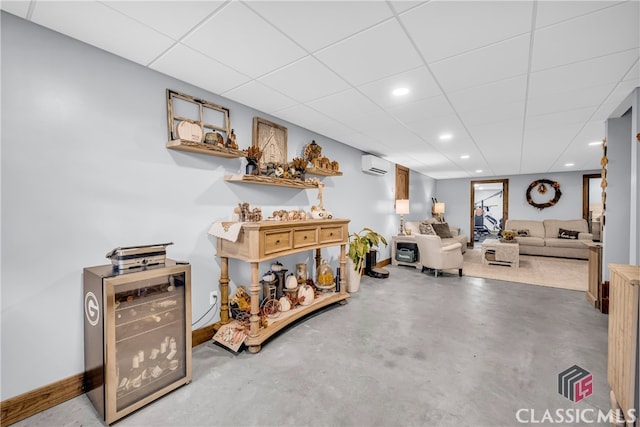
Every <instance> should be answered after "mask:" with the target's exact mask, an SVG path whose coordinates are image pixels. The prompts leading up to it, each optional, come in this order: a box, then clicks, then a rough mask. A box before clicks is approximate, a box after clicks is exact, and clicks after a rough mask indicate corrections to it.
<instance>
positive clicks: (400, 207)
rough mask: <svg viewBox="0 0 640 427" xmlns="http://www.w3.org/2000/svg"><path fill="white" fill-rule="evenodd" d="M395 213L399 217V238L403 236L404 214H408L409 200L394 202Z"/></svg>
mask: <svg viewBox="0 0 640 427" xmlns="http://www.w3.org/2000/svg"><path fill="white" fill-rule="evenodd" d="M396 213H397V214H398V215H400V233H399V235H400V236H404V218H403V217H402V216H403V215H404V214H408V213H409V199H398V200H396Z"/></svg>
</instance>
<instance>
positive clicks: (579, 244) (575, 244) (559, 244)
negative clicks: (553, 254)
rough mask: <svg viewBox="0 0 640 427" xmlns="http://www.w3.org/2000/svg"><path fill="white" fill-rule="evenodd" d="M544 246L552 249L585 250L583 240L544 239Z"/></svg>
mask: <svg viewBox="0 0 640 427" xmlns="http://www.w3.org/2000/svg"><path fill="white" fill-rule="evenodd" d="M544 241H545V245H546V246H549V247H552V248H580V249H583V248H586V246H585V244H584V240H578V239H575V240H571V239H558V238H554V237H549V238H546V239H545V240H544Z"/></svg>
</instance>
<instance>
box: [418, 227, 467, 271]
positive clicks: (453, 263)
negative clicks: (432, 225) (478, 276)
mask: <svg viewBox="0 0 640 427" xmlns="http://www.w3.org/2000/svg"><path fill="white" fill-rule="evenodd" d="M415 237H416V243H417V245H418V252H419V253H420V264H421V265H422V271H424V270H425V268H430V269H433V270H435V276H436V277H438V271H442V270H453V269H457V270H458V275H459V276H460V277H462V264H463V262H464V259H463V257H462V252H461V251H460V249H461V248H460V247H461V244H460V243H452V244H449V245H446V246H442V243H441V240H440V237H439V236H432V235H428V234H416V236H415Z"/></svg>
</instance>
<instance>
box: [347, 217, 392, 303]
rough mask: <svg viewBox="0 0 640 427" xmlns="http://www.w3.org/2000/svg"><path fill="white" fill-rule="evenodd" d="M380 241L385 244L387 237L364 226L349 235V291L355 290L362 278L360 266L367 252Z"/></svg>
mask: <svg viewBox="0 0 640 427" xmlns="http://www.w3.org/2000/svg"><path fill="white" fill-rule="evenodd" d="M380 243H382V244H384V245H385V246H387V239H385V238H384V236H383V235H381V234H379V233H377V232H375V231H373V230H372V229H370V228H368V227H365V228H363V229H362V230H360V231H359V232H358V233H353V234H350V235H349V257H348V258H347V284H348V287H349V292H357V291H358V289H359V288H360V279H361V278H362V267H363V266H364V261H365V259H366V257H367V253H368V252H369V250H370V249H371V248H372V247H374V246H379V245H380Z"/></svg>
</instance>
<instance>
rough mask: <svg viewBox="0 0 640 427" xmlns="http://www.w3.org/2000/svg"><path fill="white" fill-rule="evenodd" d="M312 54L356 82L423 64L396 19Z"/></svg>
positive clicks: (349, 80)
mask: <svg viewBox="0 0 640 427" xmlns="http://www.w3.org/2000/svg"><path fill="white" fill-rule="evenodd" d="M315 56H316V57H317V58H318V59H319V60H320V61H322V62H324V63H325V64H326V65H327V66H328V67H329V68H331V69H333V70H334V71H335V72H336V73H338V74H340V75H342V76H343V77H344V78H345V80H347V81H348V82H350V83H351V84H352V85H355V86H358V85H362V84H364V83H368V82H371V81H374V80H379V79H382V78H384V77H388V76H391V75H393V74H398V73H401V72H404V71H407V70H411V69H413V68H416V67H418V66H419V65H422V62H421V60H420V57H419V56H418V54H417V53H416V52H415V50H414V49H413V47H412V46H411V44H410V43H409V41H408V39H407V36H406V35H405V34H404V32H403V31H402V28H401V27H400V25H399V24H398V23H397V22H396V21H395V20H389V21H387V22H385V23H383V24H380V25H376V26H375V27H373V28H370V29H368V30H365V31H363V32H361V33H358V34H356V35H355V36H352V37H349V38H348V39H346V40H343V41H341V42H339V43H336V44H334V45H332V46H330V47H328V48H326V49H323V50H321V51H319V52H317V53H316V54H315Z"/></svg>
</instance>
